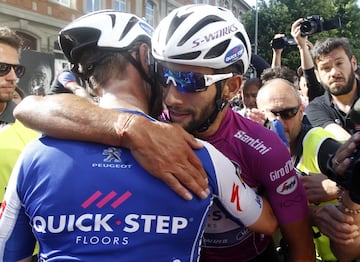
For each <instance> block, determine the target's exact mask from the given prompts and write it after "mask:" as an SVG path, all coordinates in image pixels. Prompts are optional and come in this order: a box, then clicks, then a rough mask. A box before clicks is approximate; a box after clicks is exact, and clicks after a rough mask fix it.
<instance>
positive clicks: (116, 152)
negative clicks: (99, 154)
mask: <svg viewBox="0 0 360 262" xmlns="http://www.w3.org/2000/svg"><path fill="white" fill-rule="evenodd" d="M120 153H121V150H120V149H117V148H115V147H109V148H107V149H105V150H104V152H103V155H106V156H107V157H106V158H105V159H104V162H111V161H114V162H121V158H120Z"/></svg>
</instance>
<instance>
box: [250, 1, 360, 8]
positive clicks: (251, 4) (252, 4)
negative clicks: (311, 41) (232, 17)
mask: <svg viewBox="0 0 360 262" xmlns="http://www.w3.org/2000/svg"><path fill="white" fill-rule="evenodd" d="M245 2H246V3H248V4H249V5H250V6H254V7H255V5H256V0H245ZM357 4H358V6H360V0H357Z"/></svg>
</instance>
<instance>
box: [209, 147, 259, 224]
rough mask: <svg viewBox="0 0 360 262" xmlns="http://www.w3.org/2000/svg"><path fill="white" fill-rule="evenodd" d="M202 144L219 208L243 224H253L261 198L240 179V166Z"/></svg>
mask: <svg viewBox="0 0 360 262" xmlns="http://www.w3.org/2000/svg"><path fill="white" fill-rule="evenodd" d="M204 144H205V146H206V148H207V150H208V153H209V155H210V157H211V160H212V163H213V168H214V176H213V177H212V176H210V179H209V181H210V182H211V179H214V180H215V181H213V182H214V183H213V184H215V185H216V186H215V191H214V193H215V195H216V197H217V198H218V200H219V202H220V204H221V208H222V209H223V211H224V212H226V213H228V214H229V215H230V216H232V217H233V219H234V220H235V221H237V222H241V223H243V224H244V225H245V226H250V225H252V224H254V223H255V222H256V221H257V220H258V218H259V217H260V215H261V212H262V209H263V201H262V198H261V197H260V196H258V195H257V194H256V193H255V191H254V190H253V189H252V188H251V187H249V186H248V185H247V184H246V183H245V182H244V181H243V180H242V179H241V167H239V166H236V165H234V164H233V163H232V162H231V161H230V160H229V159H228V158H226V157H225V156H224V155H223V154H222V153H220V152H219V151H218V150H217V149H215V147H213V146H212V145H210V144H209V143H205V142H204ZM207 171H208V170H207Z"/></svg>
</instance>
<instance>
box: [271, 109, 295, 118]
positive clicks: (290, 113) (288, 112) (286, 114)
mask: <svg viewBox="0 0 360 262" xmlns="http://www.w3.org/2000/svg"><path fill="white" fill-rule="evenodd" d="M299 108H300V107H299V106H297V107H292V108H287V109H284V110H281V111H272V113H273V114H274V115H276V116H280V117H281V118H282V119H291V118H293V117H294V116H295V115H296V114H297V112H298V111H299Z"/></svg>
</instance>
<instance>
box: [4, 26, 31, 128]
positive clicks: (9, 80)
mask: <svg viewBox="0 0 360 262" xmlns="http://www.w3.org/2000/svg"><path fill="white" fill-rule="evenodd" d="M20 47H21V39H20V37H19V36H18V35H16V33H15V32H14V31H12V30H11V29H9V28H7V27H1V28H0V128H1V127H4V126H5V125H7V124H9V123H14V122H15V118H14V116H13V110H14V108H15V106H16V104H15V103H14V102H12V98H13V95H14V92H15V87H16V81H17V80H18V79H19V78H20V77H22V76H23V75H24V73H25V67H24V66H22V65H20V64H19V53H20Z"/></svg>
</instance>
